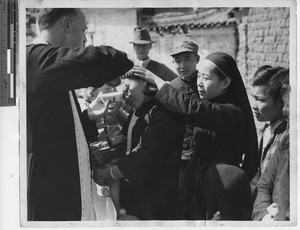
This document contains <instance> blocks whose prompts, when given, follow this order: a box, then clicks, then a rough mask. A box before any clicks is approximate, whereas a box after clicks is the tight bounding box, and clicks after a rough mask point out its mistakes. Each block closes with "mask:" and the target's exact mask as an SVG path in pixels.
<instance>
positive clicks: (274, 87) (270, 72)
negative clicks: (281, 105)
mask: <svg viewBox="0 0 300 230" xmlns="http://www.w3.org/2000/svg"><path fill="white" fill-rule="evenodd" d="M251 85H252V86H261V85H262V86H266V88H267V91H268V93H269V94H271V96H272V97H273V100H274V102H283V99H282V95H283V92H282V91H283V90H284V89H285V88H286V86H288V85H289V70H288V69H286V68H283V67H271V66H268V65H264V66H261V67H260V68H259V69H258V70H257V71H256V72H255V74H254V76H253V79H252V82H251Z"/></svg>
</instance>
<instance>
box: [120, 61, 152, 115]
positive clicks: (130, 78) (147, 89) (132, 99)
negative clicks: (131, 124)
mask: <svg viewBox="0 0 300 230" xmlns="http://www.w3.org/2000/svg"><path fill="white" fill-rule="evenodd" d="M147 73H148V74H150V73H151V72H150V71H149V70H147V69H146V68H144V67H142V66H135V67H134V68H133V69H131V70H130V71H128V72H127V73H126V74H125V75H124V76H123V80H124V82H123V88H122V90H123V97H122V99H123V101H124V102H125V103H126V104H128V105H130V106H131V107H133V108H135V109H137V108H139V107H141V106H142V105H143V104H144V103H146V102H147V101H149V100H150V99H151V98H152V97H153V96H154V95H155V93H156V92H157V88H156V87H155V86H154V85H153V84H151V83H149V82H148V81H146V80H145V79H144V78H145V77H146V74H147ZM153 75H154V74H153ZM154 76H156V75H154Z"/></svg>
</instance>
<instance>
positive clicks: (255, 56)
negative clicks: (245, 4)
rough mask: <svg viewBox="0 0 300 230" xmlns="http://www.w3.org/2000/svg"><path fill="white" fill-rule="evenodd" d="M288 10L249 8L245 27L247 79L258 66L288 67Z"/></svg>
mask: <svg viewBox="0 0 300 230" xmlns="http://www.w3.org/2000/svg"><path fill="white" fill-rule="evenodd" d="M289 17H290V12H289V8H279V7H276V8H272V7H271V8H250V9H249V13H248V16H247V17H246V18H245V20H244V21H245V23H246V24H247V50H248V52H247V55H246V59H247V72H246V75H247V77H252V75H253V74H254V72H255V71H256V70H257V69H258V67H260V66H262V65H272V66H276V65H278V66H282V67H286V68H289V26H290V22H289Z"/></svg>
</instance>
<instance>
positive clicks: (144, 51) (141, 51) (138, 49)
mask: <svg viewBox="0 0 300 230" xmlns="http://www.w3.org/2000/svg"><path fill="white" fill-rule="evenodd" d="M133 48H134V50H135V53H136V56H137V58H138V59H140V60H145V59H147V58H148V54H149V51H150V49H151V44H133Z"/></svg>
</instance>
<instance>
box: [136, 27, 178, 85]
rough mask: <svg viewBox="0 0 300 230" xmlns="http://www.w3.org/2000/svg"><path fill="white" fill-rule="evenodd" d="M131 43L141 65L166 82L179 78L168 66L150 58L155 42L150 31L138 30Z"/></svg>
mask: <svg viewBox="0 0 300 230" xmlns="http://www.w3.org/2000/svg"><path fill="white" fill-rule="evenodd" d="M130 43H132V44H133V48H134V50H135V53H136V57H137V59H138V61H137V62H138V64H139V65H141V66H143V67H145V68H146V69H148V70H150V71H151V72H153V73H154V74H155V75H156V76H158V77H160V78H161V79H163V80H165V81H172V80H173V79H174V78H176V77H177V75H176V74H175V73H174V72H173V71H172V70H170V69H169V68H168V67H167V66H166V65H164V64H163V63H160V62H157V61H154V60H151V59H150V58H149V51H150V49H151V48H152V44H153V43H155V42H154V41H152V40H151V37H150V34H149V31H148V30H147V29H145V28H136V29H135V30H134V40H133V41H131V42H130Z"/></svg>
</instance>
